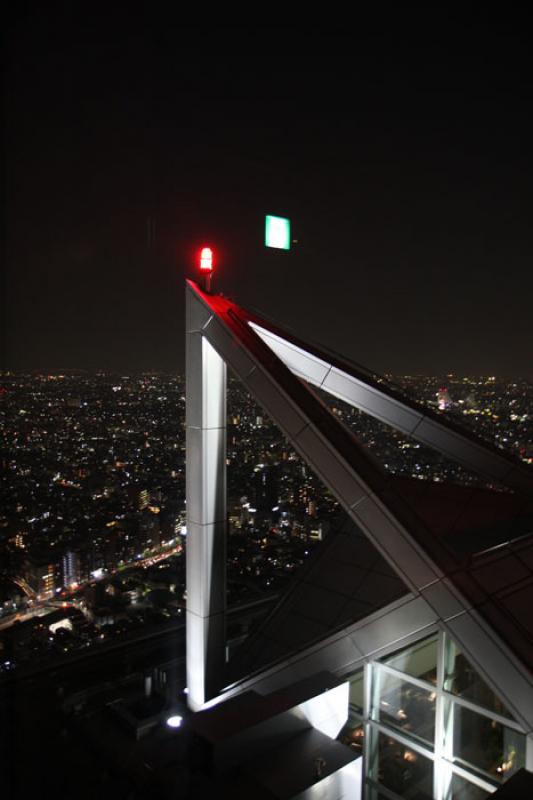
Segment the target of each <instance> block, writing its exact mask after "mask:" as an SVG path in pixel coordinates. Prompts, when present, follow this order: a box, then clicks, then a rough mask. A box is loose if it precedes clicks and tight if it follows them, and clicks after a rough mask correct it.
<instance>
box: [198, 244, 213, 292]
mask: <svg viewBox="0 0 533 800" xmlns="http://www.w3.org/2000/svg"><path fill="white" fill-rule="evenodd" d="M200 272H201V273H202V275H205V290H206V292H210V291H211V275H212V274H213V251H212V249H211V248H210V247H202V249H201V250H200Z"/></svg>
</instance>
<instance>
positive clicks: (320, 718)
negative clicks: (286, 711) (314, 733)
mask: <svg viewBox="0 0 533 800" xmlns="http://www.w3.org/2000/svg"><path fill="white" fill-rule="evenodd" d="M349 700H350V684H349V683H348V681H346V682H345V683H341V684H340V685H339V686H335V688H333V689H329V690H328V691H326V692H321V693H320V694H318V695H316V697H311V698H310V699H309V700H306V701H305V702H304V703H300V705H299V706H298V709H299V711H301V712H302V714H303V715H304V716H305V718H306V719H308V720H309V722H310V723H311V725H312V726H313V728H316V729H317V730H319V731H320V732H321V733H325V734H326V736H330V737H331V738H332V739H336V738H337V736H338V735H339V733H340V731H341V729H342V727H343V725H344V724H345V723H346V720H347V719H348V703H349Z"/></svg>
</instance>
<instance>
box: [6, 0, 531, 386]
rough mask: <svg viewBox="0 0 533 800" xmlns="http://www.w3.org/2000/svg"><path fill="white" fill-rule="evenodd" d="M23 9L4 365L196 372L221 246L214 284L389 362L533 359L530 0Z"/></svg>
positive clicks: (487, 370)
mask: <svg viewBox="0 0 533 800" xmlns="http://www.w3.org/2000/svg"><path fill="white" fill-rule="evenodd" d="M20 5H21V7H22V8H21V9H20V10H18V11H16V12H14V14H13V15H12V17H11V20H10V22H9V23H8V24H7V25H6V31H5V37H6V45H7V46H6V48H5V49H6V55H7V59H6V60H7V65H6V66H7V69H6V99H5V103H6V133H5V156H6V176H7V184H6V185H7V188H6V200H7V203H6V206H7V215H6V218H5V220H6V221H5V232H6V263H7V271H6V279H5V289H6V293H5V295H6V296H5V300H4V308H5V313H4V315H3V316H4V318H5V323H4V328H5V331H4V332H5V345H4V359H3V360H4V365H3V366H4V368H9V369H14V370H41V369H42V370H46V369H67V368H71V369H72V368H74V369H76V368H79V369H103V370H112V371H118V372H122V373H124V374H126V373H128V372H131V371H143V370H161V371H180V370H182V368H183V362H184V336H183V330H184V303H183V296H184V278H185V277H194V275H195V265H194V253H195V252H196V250H197V248H198V247H199V246H200V245H202V244H210V245H211V246H212V247H213V248H214V250H215V252H216V254H217V256H218V271H217V273H216V276H215V279H214V286H213V288H214V290H215V291H217V292H218V291H221V292H223V293H224V294H226V295H229V296H230V297H232V298H233V299H235V300H236V301H237V302H239V303H241V304H242V305H244V306H248V307H252V308H255V309H257V310H259V311H263V312H264V313H265V314H267V315H268V316H270V317H272V318H274V319H275V320H276V321H277V322H278V323H279V324H281V325H285V326H288V327H290V328H292V330H293V331H295V332H296V333H297V334H299V335H300V336H302V337H304V338H305V337H308V338H311V339H313V340H314V341H316V342H320V343H323V344H325V345H326V346H328V347H331V348H333V349H335V350H338V351H340V352H344V353H345V354H346V355H347V356H349V357H351V358H353V359H354V360H356V361H358V362H360V363H362V364H364V365H366V366H368V367H371V368H374V369H376V370H378V371H381V372H392V373H397V374H398V373H409V374H415V373H426V374H436V373H444V372H454V373H456V374H459V375H461V374H465V373H474V374H485V375H487V374H490V375H492V374H495V375H503V376H509V377H517V376H525V377H529V378H533V361H532V359H531V351H532V347H531V344H532V338H533V337H532V335H531V319H532V315H533V269H532V254H533V226H532V220H533V215H532V210H533V208H532V207H533V195H532V187H533V181H532V178H533V169H532V142H533V109H532V71H531V35H532V31H531V27H530V25H529V24H528V22H527V21H526V17H525V16H524V17H523V18H520V17H519V16H515V14H516V8H515V9H511V10H509V11H506V12H502V11H501V9H500V16H499V17H497V16H495V17H493V18H489V17H487V16H486V13H487V12H486V10H485V9H483V10H482V11H479V13H478V15H477V16H476V15H475V14H473V13H472V14H471V15H469V14H468V12H465V9H467V8H468V6H467V5H466V4H465V5H463V4H461V6H460V8H459V7H457V8H458V10H457V12H456V13H455V14H454V13H453V12H452V11H449V10H448V9H445V8H444V6H442V4H439V6H438V8H434V9H433V10H429V11H426V10H421V8H423V6H422V5H421V7H420V8H418V10H414V9H412V7H410V9H411V10H406V9H405V8H404V9H398V10H397V11H396V12H395V13H394V14H393V13H391V11H390V9H388V8H387V5H386V4H383V5H382V6H379V7H378V10H377V12H376V14H375V16H359V17H356V18H355V20H354V21H353V22H351V23H350V24H349V25H348V24H345V25H343V26H339V27H338V28H334V27H328V26H327V25H326V26H320V27H318V26H317V27H304V28H297V27H294V28H278V27H267V28H244V27H243V28H237V27H233V28H230V27H214V26H213V27H208V28H203V27H185V26H183V25H180V24H179V22H178V20H177V19H173V18H170V17H166V16H165V14H164V13H162V12H158V13H156V6H157V4H156V6H153V4H152V6H148V5H147V8H150V9H152V10H150V11H148V10H147V12H146V14H145V15H139V16H136V17H131V16H129V15H128V16H126V13H125V12H124V9H125V8H126V6H125V5H124V6H123V8H122V10H121V11H120V13H119V12H118V11H115V12H113V11H112V12H109V11H108V12H106V13H105V14H103V15H101V16H100V15H97V14H94V15H93V16H91V15H88V16H87V17H86V18H83V17H82V15H81V13H80V11H79V9H78V10H77V11H76V12H72V13H75V16H69V12H68V11H66V10H65V9H66V8H67V6H66V5H65V6H60V5H57V6H55V5H54V4H53V3H52V4H46V5H42V8H40V9H39V8H38V7H37V5H36V4H35V5H34V4H31V3H30V4H28V3H26V4H22V3H21V4H20ZM73 5H76V4H73ZM86 8H87V9H89V8H91V7H90V6H87V7H86ZM502 13H503V14H504V15H503V16H502ZM524 13H525V12H524ZM480 15H481V16H480ZM341 22H342V20H341ZM265 213H273V214H280V215H286V216H289V217H290V218H291V220H292V236H293V238H294V239H297V240H298V243H297V244H295V245H294V246H293V249H292V250H291V251H290V252H289V253H285V252H281V251H275V250H266V249H265V248H264V246H263V218H264V214H265Z"/></svg>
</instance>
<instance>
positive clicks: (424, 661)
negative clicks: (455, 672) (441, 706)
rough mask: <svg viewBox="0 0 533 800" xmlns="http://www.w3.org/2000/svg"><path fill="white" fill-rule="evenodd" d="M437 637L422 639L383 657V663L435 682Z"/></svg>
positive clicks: (415, 676) (429, 681)
mask: <svg viewBox="0 0 533 800" xmlns="http://www.w3.org/2000/svg"><path fill="white" fill-rule="evenodd" d="M437 642H438V640H437V637H436V636H434V637H432V638H431V639H424V640H423V641H421V642H417V643H416V644H414V645H412V646H411V647H407V648H405V649H404V650H400V651H399V652H398V653H394V654H393V655H392V656H388V657H387V658H384V659H383V663H384V664H388V665H389V667H394V669H397V670H399V671H400V672H405V673H406V674H407V675H412V676H413V677H414V678H420V679H421V680H423V681H428V683H433V684H436V683H437Z"/></svg>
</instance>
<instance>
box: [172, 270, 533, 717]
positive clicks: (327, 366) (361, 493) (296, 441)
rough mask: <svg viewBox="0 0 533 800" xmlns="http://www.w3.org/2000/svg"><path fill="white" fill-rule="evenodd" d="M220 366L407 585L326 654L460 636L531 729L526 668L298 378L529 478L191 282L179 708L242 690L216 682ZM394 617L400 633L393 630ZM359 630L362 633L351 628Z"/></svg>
mask: <svg viewBox="0 0 533 800" xmlns="http://www.w3.org/2000/svg"><path fill="white" fill-rule="evenodd" d="M226 364H227V365H228V366H229V367H230V368H231V369H232V371H233V372H234V373H235V375H236V376H237V377H238V378H239V379H240V380H241V381H242V383H243V384H244V386H245V387H246V388H247V389H248V391H249V392H250V393H251V394H252V395H253V396H254V398H255V399H256V400H257V401H258V402H259V403H260V405H261V406H262V407H263V408H264V409H265V411H266V412H267V413H268V414H269V415H270V416H271V417H272V419H273V420H274V421H275V422H276V423H277V425H278V426H279V427H280V429H281V430H282V431H283V433H284V434H285V435H286V437H287V439H288V440H289V441H290V442H291V444H292V446H293V447H294V449H295V450H296V451H297V452H298V453H299V455H300V456H301V457H302V458H303V459H304V461H306V463H308V464H309V465H310V467H311V468H312V469H314V471H315V472H316V473H317V474H318V476H319V477H320V478H321V479H322V481H323V482H324V484H325V485H326V486H327V487H328V488H329V489H330V491H331V492H332V493H333V494H334V495H335V496H336V498H337V499H338V501H339V502H340V504H341V505H342V506H343V507H344V509H345V510H346V512H347V513H348V514H349V516H350V517H351V519H352V520H353V521H354V522H355V523H356V525H357V527H358V528H359V529H360V530H361V531H362V532H363V533H364V534H365V535H366V536H367V537H368V538H369V539H370V540H371V542H372V543H373V544H374V546H375V547H376V548H377V550H378V551H379V552H380V553H381V555H382V556H383V557H384V558H385V559H386V560H387V561H388V562H389V564H390V565H391V566H392V567H393V568H394V569H395V571H396V572H397V574H398V575H399V576H400V577H401V578H402V580H403V581H404V582H405V584H406V586H407V587H408V591H409V594H408V595H407V596H406V601H405V603H404V602H403V601H402V602H401V603H400V604H399V605H398V603H396V604H393V605H394V608H393V609H391V612H390V614H391V616H390V617H389V616H388V615H387V614H383V613H382V614H379V615H378V616H377V618H375V619H373V620H372V621H369V623H368V624H366V625H365V624H363V623H361V624H358V625H356V626H355V628H356V629H357V630H356V629H354V631H353V636H352V644H351V645H349V644H348V639H346V638H345V639H344V644H342V641H341V640H342V637H340V638H339V636H338V635H336V636H335V646H333V645H334V643H333V641H332V642H330V645H331V647H330V651H331V653H332V654H333V653H335V652H339V653H340V651H342V650H343V648H345V647H346V646H350V647H351V646H353V648H355V650H354V652H356V653H357V654H358V656H357V657H356V658H354V659H352V660H354V661H357V658H359V657H361V658H366V657H368V655H369V653H371V652H372V653H375V652H377V651H379V650H380V648H383V647H384V646H385V644H386V643H385V639H387V638H388V641H389V642H392V641H396V642H397V641H399V639H400V638H405V637H407V638H408V637H410V636H413V635H414V634H415V633H416V632H417V631H418V632H419V631H421V630H425V629H427V628H428V626H431V625H435V624H437V625H440V626H442V627H444V628H446V629H447V630H448V631H449V633H450V634H451V635H452V636H453V638H454V639H455V640H457V641H458V642H459V644H460V646H461V647H462V648H463V650H464V652H465V654H466V655H467V656H468V657H469V658H470V659H471V661H472V662H473V663H474V665H475V666H476V668H477V669H478V670H479V672H480V673H481V674H482V675H483V677H485V679H486V680H487V682H488V683H489V684H490V685H492V686H493V687H494V688H496V687H497V689H498V693H499V694H500V695H501V696H502V698H503V699H504V700H505V702H506V703H507V704H508V706H509V708H510V709H511V710H512V711H513V713H514V714H515V715H516V719H517V720H518V721H520V723H521V724H522V725H523V726H524V728H525V730H526V731H532V730H533V685H532V678H531V674H530V673H529V672H528V670H527V669H526V668H525V667H524V665H523V664H522V663H521V662H520V661H519V660H518V659H517V658H516V657H515V656H514V654H513V653H512V652H511V650H510V649H509V648H508V647H507V646H506V645H505V643H504V642H503V641H502V640H501V639H500V638H499V637H497V636H496V635H495V634H494V632H493V631H492V630H491V629H490V627H489V626H488V625H487V624H486V623H485V622H484V620H483V619H482V618H481V617H480V615H479V614H478V613H477V611H476V610H475V608H473V607H472V604H471V603H470V602H469V601H468V599H467V598H466V597H465V596H464V594H463V593H462V592H461V590H460V589H459V588H458V587H457V586H456V585H454V583H453V580H451V579H450V577H449V575H448V571H449V568H451V567H453V564H452V563H451V560H450V554H449V552H448V551H447V550H446V548H445V547H444V546H443V544H442V543H441V542H439V540H438V539H437V538H436V537H434V536H433V535H432V534H431V532H430V531H429V530H428V529H427V528H426V527H425V526H424V524H423V523H422V522H421V520H420V519H419V518H418V517H417V515H416V514H415V513H413V511H412V509H411V508H410V507H409V505H408V504H407V503H405V501H404V500H403V498H402V497H401V496H400V495H399V494H398V493H397V491H396V490H395V488H394V486H393V483H392V481H391V478H390V476H388V475H387V474H386V473H385V472H384V471H383V470H382V469H380V468H379V467H378V466H377V465H376V464H375V463H373V461H372V460H371V459H370V458H369V457H368V455H367V454H366V452H365V451H364V450H363V448H362V447H361V446H360V445H359V444H358V442H357V440H356V439H355V437H354V436H353V435H352V434H351V433H350V432H349V431H348V430H347V429H346V428H345V427H344V426H343V425H342V423H340V422H339V421H338V420H337V419H336V418H335V417H334V416H333V415H332V414H331V413H330V412H329V411H328V410H327V408H326V407H325V406H324V405H323V404H322V402H321V401H320V400H319V398H318V397H317V396H316V395H315V394H314V393H313V392H312V391H311V390H309V389H308V388H307V387H306V386H305V385H304V383H303V382H302V380H300V378H304V379H305V380H306V381H308V382H309V383H312V384H314V385H315V386H319V387H320V388H322V389H324V390H326V391H328V392H330V393H332V394H334V395H335V396H336V397H339V398H342V399H343V400H345V401H346V402H348V403H350V404H351V405H354V406H356V407H358V408H362V409H363V410H365V411H367V412H368V413H369V414H372V415H373V416H375V417H377V418H379V419H381V420H383V421H385V422H387V423H388V424H390V425H391V426H393V427H395V428H396V429H398V430H401V431H403V432H405V433H408V434H410V435H412V436H413V437H415V438H418V439H419V440H420V441H423V442H425V443H426V444H428V445H430V446H432V447H433V448H435V449H437V450H439V451H440V452H442V453H444V454H446V455H447V456H450V457H452V458H454V459H455V460H457V461H459V462H460V463H462V464H464V465H465V466H467V467H469V468H472V469H474V470H476V471H477V472H479V473H481V474H483V475H485V476H486V477H487V478H489V479H490V480H497V481H500V482H501V483H504V484H506V485H507V486H509V487H510V488H513V489H515V490H519V491H522V492H526V493H532V492H533V478H532V475H531V471H530V470H527V468H525V466H522V465H521V464H520V462H518V461H515V460H514V459H513V458H511V457H509V456H507V455H506V454H504V453H503V452H501V451H499V450H497V449H496V448H493V447H490V446H489V445H487V444H486V443H484V442H482V441H480V440H478V439H476V438H475V437H474V436H472V435H470V434H468V433H465V432H464V431H461V430H460V429H458V428H455V427H454V426H452V425H450V424H449V423H448V422H447V421H446V420H443V419H441V418H440V417H439V415H437V414H432V413H431V412H429V411H428V410H427V409H425V408H422V407H421V406H419V405H417V404H415V403H413V402H410V401H408V400H407V399H405V398H404V397H403V396H402V395H400V394H397V393H395V392H394V391H393V390H391V389H390V388H388V387H387V385H386V384H384V383H383V384H382V383H380V382H379V381H378V380H376V379H375V378H374V377H373V376H371V375H366V374H364V373H362V372H361V371H358V370H356V369H354V368H353V367H352V366H351V365H348V364H346V363H343V362H340V361H339V360H338V359H336V358H335V359H334V358H332V357H330V356H329V355H328V354H326V353H324V352H322V351H320V350H318V349H317V348H315V347H308V346H307V345H304V344H303V343H302V342H300V341H298V340H296V339H295V338H294V337H292V336H291V335H286V334H285V333H283V332H281V331H280V330H279V329H277V328H275V327H274V326H272V325H271V324H270V323H267V322H266V321H265V320H262V319H259V318H258V317H257V316H254V315H252V314H250V313H248V312H246V311H244V310H243V309H241V308H239V307H238V306H237V305H235V304H234V303H232V302H230V301H229V300H227V299H226V298H224V297H222V296H215V295H209V294H206V293H204V292H202V291H201V290H200V289H199V288H198V286H196V285H195V284H194V283H192V282H190V281H189V282H188V284H187V514H188V523H187V535H188V545H187V673H188V687H189V701H190V705H191V707H192V708H194V709H198V708H201V707H203V706H204V705H205V704H206V703H207V702H208V701H209V700H211V699H212V698H215V697H217V695H219V694H220V692H221V690H222V689H226V690H227V691H228V692H229V693H232V692H233V691H239V690H242V688H244V685H245V684H242V685H241V687H240V688H239V687H233V688H232V687H225V686H224V661H225V658H224V650H225V638H224V616H225V578H224V574H225V527H226V509H225V492H226V479H225V463H226V462H225V439H226V410H225V394H226ZM398 620H401V625H400V627H399V628H395V626H397V625H398ZM369 625H370V628H369ZM400 629H401V630H402V631H403V633H402V634H401V636H397V635H396V636H395V635H394V631H395V630H398V631H400ZM363 630H365V631H366V633H365V634H364V635H363V634H361V633H358V631H363ZM369 630H371V631H373V633H372V634H371V635H370V634H369ZM365 636H366V643H365ZM384 637H385V638H384ZM323 650H324V648H323V647H321V646H320V645H318V646H315V647H313V648H311V650H310V651H309V653H308V656H306V657H309V658H310V662H309V663H313V659H315V661H316V658H317V656H316V653H318V652H323ZM339 657H340V656H339ZM300 661H301V658H300ZM292 663H293V664H294V663H295V662H294V659H292ZM317 663H318V662H317ZM331 667H333V665H331ZM290 669H291V666H290V663H289V662H285V664H284V665H281V666H280V667H278V668H276V669H275V670H274V672H276V671H277V676H278V677H277V680H279V679H280V675H281V674H282V673H283V674H284V675H285V678H284V679H285V680H286V679H287V674H288V673H287V670H288V671H289V672H290ZM263 678H264V676H263ZM261 680H262V678H261V676H260V677H259V678H256V682H257V683H258V685H259V684H260V683H261ZM281 680H283V678H281ZM275 681H276V678H274V682H275ZM245 683H246V682H245ZM252 683H253V681H252ZM252 683H250V682H248V684H247V688H250V686H251V685H252ZM502 687H503V689H502Z"/></svg>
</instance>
